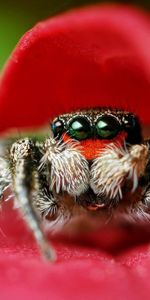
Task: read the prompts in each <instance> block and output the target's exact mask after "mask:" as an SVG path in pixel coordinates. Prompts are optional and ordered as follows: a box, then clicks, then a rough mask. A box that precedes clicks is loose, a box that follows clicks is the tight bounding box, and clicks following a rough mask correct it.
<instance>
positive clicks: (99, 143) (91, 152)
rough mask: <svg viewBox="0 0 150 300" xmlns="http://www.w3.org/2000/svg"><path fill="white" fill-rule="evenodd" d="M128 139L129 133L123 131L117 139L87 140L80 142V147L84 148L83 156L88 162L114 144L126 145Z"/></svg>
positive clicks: (67, 137)
mask: <svg viewBox="0 0 150 300" xmlns="http://www.w3.org/2000/svg"><path fill="white" fill-rule="evenodd" d="M126 137H127V133H126V132H125V131H122V132H120V133H118V134H117V136H116V137H114V138H113V139H110V140H104V139H103V140H100V139H94V138H93V139H86V140H83V141H79V143H80V145H81V146H82V155H83V156H84V157H85V158H86V159H87V160H93V159H94V158H96V157H97V155H98V153H99V152H100V150H102V149H105V148H106V147H107V146H108V145H109V144H111V143H113V144H114V145H116V146H117V147H121V146H123V144H124V140H125V138H126ZM68 140H72V138H71V137H70V136H69V135H67V134H65V135H64V136H63V141H64V142H65V141H68Z"/></svg>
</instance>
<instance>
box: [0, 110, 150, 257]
mask: <svg viewBox="0 0 150 300" xmlns="http://www.w3.org/2000/svg"><path fill="white" fill-rule="evenodd" d="M0 163H1V164H0V176H1V179H0V188H1V195H3V192H4V191H5V190H6V188H7V187H8V186H9V187H11V189H12V191H13V193H14V195H15V198H16V200H17V201H18V202H19V205H20V208H21V210H22V211H23V213H24V215H25V218H26V220H27V223H28V224H29V226H30V227H31V229H32V230H33V232H34V235H35V238H36V240H37V242H38V243H39V245H40V247H41V249H42V252H43V253H44V254H45V256H46V257H48V258H50V259H52V258H53V257H54V254H53V251H52V250H51V247H49V246H48V245H47V242H46V240H45V237H44V234H43V230H42V225H41V224H42V222H41V220H42V219H46V220H48V221H49V223H50V224H51V226H53V228H55V226H56V225H57V227H58V224H59V225H61V226H62V224H64V223H65V222H69V220H70V219H71V218H74V217H75V218H76V217H77V216H78V215H80V216H81V215H88V216H90V217H91V216H92V218H96V219H97V220H99V221H101V220H105V218H104V216H105V217H106V219H108V218H110V215H111V216H112V218H114V219H115V218H119V216H120V218H125V219H127V218H128V219H131V220H132V221H133V220H134V221H135V220H148V221H149V220H150V217H149V209H150V188H149V186H150V176H149V173H150V163H149V141H143V138H142V135H141V128H140V124H139V121H138V118H137V117H136V116H135V115H134V114H132V113H129V112H126V111H121V110H112V109H108V108H96V109H88V110H80V111H76V112H73V113H68V114H63V115H60V116H58V117H57V118H55V119H54V121H53V122H52V123H51V137H50V138H48V139H46V140H45V141H44V142H43V143H39V142H37V141H35V140H32V139H29V138H25V139H22V140H19V141H17V142H15V143H14V144H13V145H12V146H11V148H10V151H9V156H8V157H7V159H4V158H2V157H1V158H0Z"/></svg>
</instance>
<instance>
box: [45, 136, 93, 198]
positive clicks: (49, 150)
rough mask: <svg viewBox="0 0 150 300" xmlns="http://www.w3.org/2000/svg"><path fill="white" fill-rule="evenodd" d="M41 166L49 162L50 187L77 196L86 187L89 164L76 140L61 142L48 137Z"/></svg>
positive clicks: (57, 191)
mask: <svg viewBox="0 0 150 300" xmlns="http://www.w3.org/2000/svg"><path fill="white" fill-rule="evenodd" d="M44 147H45V150H46V152H45V154H44V156H43V158H42V160H41V167H42V166H43V165H45V164H50V189H51V190H52V189H55V191H56V193H59V192H61V191H66V192H68V194H70V195H72V196H79V195H81V194H82V193H84V192H85V191H86V190H87V189H88V185H89V166H88V162H87V160H86V159H85V158H84V156H83V155H82V154H81V149H80V147H79V143H78V142H76V141H67V142H63V143H62V142H61V143H60V141H56V140H55V139H53V138H50V139H48V140H46V141H45V145H44Z"/></svg>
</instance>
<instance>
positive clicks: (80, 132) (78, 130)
mask: <svg viewBox="0 0 150 300" xmlns="http://www.w3.org/2000/svg"><path fill="white" fill-rule="evenodd" d="M69 134H70V136H71V137H73V138H75V139H77V140H84V139H86V138H88V137H89V136H90V134H91V127H90V123H89V122H88V120H86V119H85V118H84V117H76V118H74V119H73V120H72V121H71V122H70V124H69Z"/></svg>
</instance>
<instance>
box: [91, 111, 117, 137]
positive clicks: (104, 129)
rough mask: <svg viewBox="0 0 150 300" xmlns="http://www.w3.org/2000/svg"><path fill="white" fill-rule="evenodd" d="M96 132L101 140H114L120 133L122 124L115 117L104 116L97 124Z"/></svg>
mask: <svg viewBox="0 0 150 300" xmlns="http://www.w3.org/2000/svg"><path fill="white" fill-rule="evenodd" d="M96 130H97V135H98V137H100V138H101V139H112V138H113V137H115V136H116V135H117V133H118V132H119V131H120V123H119V121H118V120H117V119H116V118H115V117H113V116H110V115H103V116H101V117H100V118H99V119H98V121H97V123H96Z"/></svg>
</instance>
